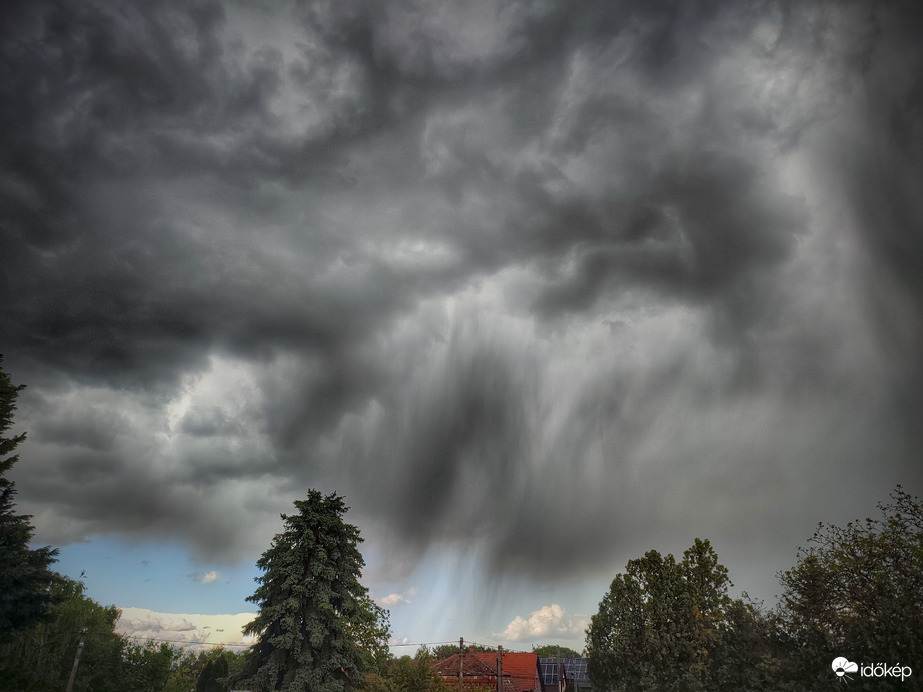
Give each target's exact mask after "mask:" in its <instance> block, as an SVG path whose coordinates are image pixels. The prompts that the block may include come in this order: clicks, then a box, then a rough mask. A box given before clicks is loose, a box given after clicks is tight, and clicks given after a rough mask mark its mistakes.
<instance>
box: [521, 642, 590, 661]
mask: <svg viewBox="0 0 923 692" xmlns="http://www.w3.org/2000/svg"><path fill="white" fill-rule="evenodd" d="M532 653H534V654H537V655H538V657H539V658H554V657H556V656H557V657H560V658H581V656H580V654H579V653H577V652H576V651H574V650H573V649H571V648H569V647H567V646H558V645H557V644H542V645H541V646H533V647H532Z"/></svg>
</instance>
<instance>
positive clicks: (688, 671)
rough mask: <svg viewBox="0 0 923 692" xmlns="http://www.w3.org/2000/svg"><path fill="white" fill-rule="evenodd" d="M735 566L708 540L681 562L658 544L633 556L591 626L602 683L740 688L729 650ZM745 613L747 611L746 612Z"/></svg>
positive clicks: (592, 661) (593, 670) (595, 672)
mask: <svg viewBox="0 0 923 692" xmlns="http://www.w3.org/2000/svg"><path fill="white" fill-rule="evenodd" d="M730 584H731V582H730V580H729V579H728V573H727V569H726V568H725V567H724V566H723V565H721V564H720V563H719V562H718V556H717V554H716V553H715V551H714V549H713V548H712V547H711V544H710V543H709V542H708V541H707V540H701V539H698V538H697V539H695V542H694V543H693V545H692V547H691V548H689V549H688V550H686V551H685V552H684V553H683V559H682V561H680V562H677V561H676V559H675V558H674V557H673V556H672V555H669V554H668V555H666V556H665V557H664V556H662V555H661V554H660V553H659V552H657V551H656V550H651V551H648V552H647V553H646V554H645V555H644V557H642V558H639V559H636V560H630V561H629V562H628V565H627V566H626V569H625V572H624V573H622V574H619V575H617V576H616V577H615V579H614V580H613V581H612V585H611V587H610V589H609V592H608V593H607V594H606V595H605V597H604V598H603V600H602V602H601V603H600V604H599V612H598V613H597V614H596V615H594V616H593V618H592V619H591V622H590V626H589V628H588V630H587V655H588V658H589V667H590V676H591V678H592V680H593V682H594V686H596V685H599V686H600V687H601V688H603V689H611V690H635V689H659V690H672V689H676V690H713V689H734V687H735V685H737V684H738V683H739V681H737V680H736V679H731V676H728V675H727V673H728V672H729V671H728V668H727V667H726V666H724V665H722V664H723V663H724V662H725V657H724V656H723V654H724V652H726V651H727V641H728V639H729V638H730V637H731V636H733V633H732V632H731V626H732V624H733V623H734V622H735V621H734V620H733V619H732V618H731V617H730V615H731V613H732V612H734V610H735V608H737V609H739V608H740V607H741V606H740V604H739V603H738V604H736V605H735V602H734V601H732V599H731V598H730V597H729V596H728V595H727V589H728V586H730ZM738 615H739V614H738Z"/></svg>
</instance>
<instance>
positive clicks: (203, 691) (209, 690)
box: [195, 656, 230, 692]
mask: <svg viewBox="0 0 923 692" xmlns="http://www.w3.org/2000/svg"><path fill="white" fill-rule="evenodd" d="M227 677H228V661H227V659H226V658H224V657H223V656H218V657H216V658H214V659H212V660H211V661H208V662H207V663H206V664H205V667H204V668H202V672H201V673H199V679H198V681H197V682H196V687H195V689H196V692H226V690H229V689H230V687H229V686H228V684H227Z"/></svg>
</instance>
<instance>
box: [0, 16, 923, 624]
mask: <svg viewBox="0 0 923 692" xmlns="http://www.w3.org/2000/svg"><path fill="white" fill-rule="evenodd" d="M2 13H3V17H2V21H0V50H2V53H0V55H2V57H0V67H2V69H0V89H2V93H0V101H2V104H3V105H2V107H0V150H2V151H3V152H4V153H3V155H2V157H0V247H2V248H3V251H2V253H0V324H2V331H0V350H2V352H3V354H4V356H5V361H4V362H5V368H6V369H7V370H8V371H9V372H11V373H12V375H13V377H14V381H16V382H24V383H26V384H28V385H29V388H28V390H26V392H25V393H24V394H23V396H22V399H21V406H20V412H19V417H18V422H19V423H20V425H21V426H22V427H24V429H28V430H29V442H28V444H27V446H26V447H24V449H23V462H22V463H21V464H20V466H19V467H18V468H17V470H16V480H17V484H18V486H19V488H20V503H21V504H22V505H23V507H24V508H25V509H27V510H28V511H30V512H31V513H33V514H34V515H35V523H36V528H37V537H38V539H39V540H41V541H45V542H50V543H53V544H61V543H66V542H68V541H76V540H82V539H87V538H90V537H92V536H96V535H104V534H113V533H114V534H118V535H122V536H125V537H127V538H128V539H129V540H134V539H139V540H140V539H150V538H154V539H158V540H171V541H180V542H182V543H184V544H186V545H188V546H189V547H190V549H191V550H193V551H194V552H196V553H197V554H200V555H203V556H206V557H208V558H209V559H216V560H224V561H228V562H234V561H238V560H252V559H254V557H255V555H256V554H257V553H258V552H259V551H261V550H262V549H264V548H265V546H266V540H267V537H268V536H269V535H271V532H272V531H273V530H274V528H273V527H274V526H275V524H274V522H276V521H277V519H278V513H279V512H283V511H288V509H289V507H290V503H291V500H294V499H298V498H300V497H302V496H303V495H304V492H305V490H306V489H307V488H308V487H320V488H322V489H325V490H332V489H335V490H337V491H339V492H340V493H341V494H343V495H345V497H346V499H347V504H349V505H350V506H351V507H352V508H353V514H354V515H355V516H354V518H355V519H356V520H357V521H360V522H361V523H362V525H363V527H369V528H368V535H370V536H372V537H373V539H374V541H375V542H376V545H379V546H384V545H387V546H388V550H390V551H392V552H391V553H390V554H391V555H392V556H393V558H392V560H391V562H390V564H389V565H388V566H387V568H383V569H386V571H388V572H389V574H390V576H391V577H393V578H399V577H400V575H401V574H406V573H408V572H409V571H412V569H413V566H414V565H415V564H416V562H415V560H416V559H419V558H421V557H422V556H423V555H424V554H425V553H426V551H427V550H428V549H430V548H431V547H432V546H434V545H438V546H443V547H445V546H448V547H449V549H452V550H457V551H459V553H460V554H468V553H470V554H476V555H477V556H479V558H481V559H483V564H484V565H485V570H486V571H485V573H484V575H483V576H484V578H485V579H486V580H488V581H489V580H492V579H506V578H511V579H517V580H518V579H528V580H534V581H537V582H541V581H543V580H549V579H551V580H554V579H558V580H579V579H581V578H584V577H587V578H589V577H591V576H592V577H594V578H599V576H600V575H608V577H609V578H611V576H612V575H613V574H614V571H615V570H617V569H619V568H620V567H621V566H623V565H624V563H625V561H626V560H627V559H630V558H632V557H636V556H638V555H640V554H641V553H643V552H644V551H645V550H647V549H649V548H658V549H661V550H664V551H667V550H670V551H681V550H682V549H683V548H685V547H687V546H688V545H689V544H690V543H691V541H692V538H693V537H694V536H702V537H707V538H711V539H712V541H713V542H714V543H715V545H716V547H717V548H718V552H719V556H720V557H721V559H722V560H723V561H724V562H725V563H726V564H727V565H728V566H729V567H730V568H731V576H732V579H734V581H735V582H736V583H737V585H738V586H739V587H741V588H744V589H749V590H752V591H756V592H758V593H759V594H760V595H763V596H769V595H771V589H772V585H773V584H774V576H773V573H774V572H775V571H776V570H778V569H782V568H785V567H786V566H789V565H790V564H791V563H792V560H793V559H794V551H795V548H796V547H797V546H798V545H799V544H802V543H803V542H804V541H805V539H806V538H807V537H808V536H809V535H810V532H811V529H812V527H813V526H814V525H815V524H816V522H818V521H822V520H823V521H827V520H829V521H843V520H846V519H850V518H853V517H854V516H856V515H859V514H861V515H863V516H864V515H866V514H869V513H870V512H871V511H872V509H873V508H874V504H875V502H876V501H878V500H884V499H886V498H887V493H888V491H889V489H891V488H892V487H893V486H894V485H895V484H896V483H903V484H904V485H905V487H906V488H907V489H908V490H910V491H911V492H916V493H919V492H920V491H921V490H923V487H921V481H923V469H921V463H920V461H921V452H920V450H921V449H923V446H921V444H923V439H921V435H923V433H921V432H920V430H921V428H920V426H919V419H920V412H921V410H923V359H921V357H920V354H921V353H923V319H921V313H923V202H921V196H920V190H923V169H921V162H923V112H921V109H923V81H921V80H923V51H921V48H920V45H919V43H920V42H919V36H920V34H921V30H923V22H921V20H923V16H921V10H920V9H919V7H918V6H917V4H915V3H911V2H885V3H869V2H790V3H786V2H649V1H646V2H610V1H608V0H607V1H605V2H580V3H568V2H543V3H533V2H523V3H518V2H499V1H498V2H489V1H487V0H484V1H478V2H471V3H463V4H451V3H442V2H432V3H427V2H409V1H408V2H385V3H349V2H331V3H324V2H311V3H289V4H285V3H240V4H235V3H212V2H193V3H188V2H176V3H131V2H121V3H120V2H96V3H50V2H49V3H45V2H25V3H5V4H4V9H3V10H2ZM364 532H365V529H364ZM370 540H372V539H371V538H370ZM539 544H545V545H551V546H554V554H555V556H556V558H555V559H553V560H549V559H548V557H547V554H545V555H541V554H540V553H539V551H537V550H536V546H537V545H539ZM465 551H468V552H467V553H466V552H465ZM536 607H538V606H536Z"/></svg>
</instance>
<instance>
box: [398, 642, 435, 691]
mask: <svg viewBox="0 0 923 692" xmlns="http://www.w3.org/2000/svg"><path fill="white" fill-rule="evenodd" d="M432 662H433V657H432V655H431V654H430V652H429V650H428V649H427V648H426V647H422V648H421V649H420V650H419V651H417V654H416V656H414V658H410V656H402V657H401V658H399V659H398V660H396V661H394V662H393V663H392V674H391V679H392V680H393V681H394V688H395V690H396V692H447V690H448V689H449V688H448V685H446V683H445V681H444V680H443V678H442V675H440V674H439V672H438V671H436V670H434V669H433V667H432Z"/></svg>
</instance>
